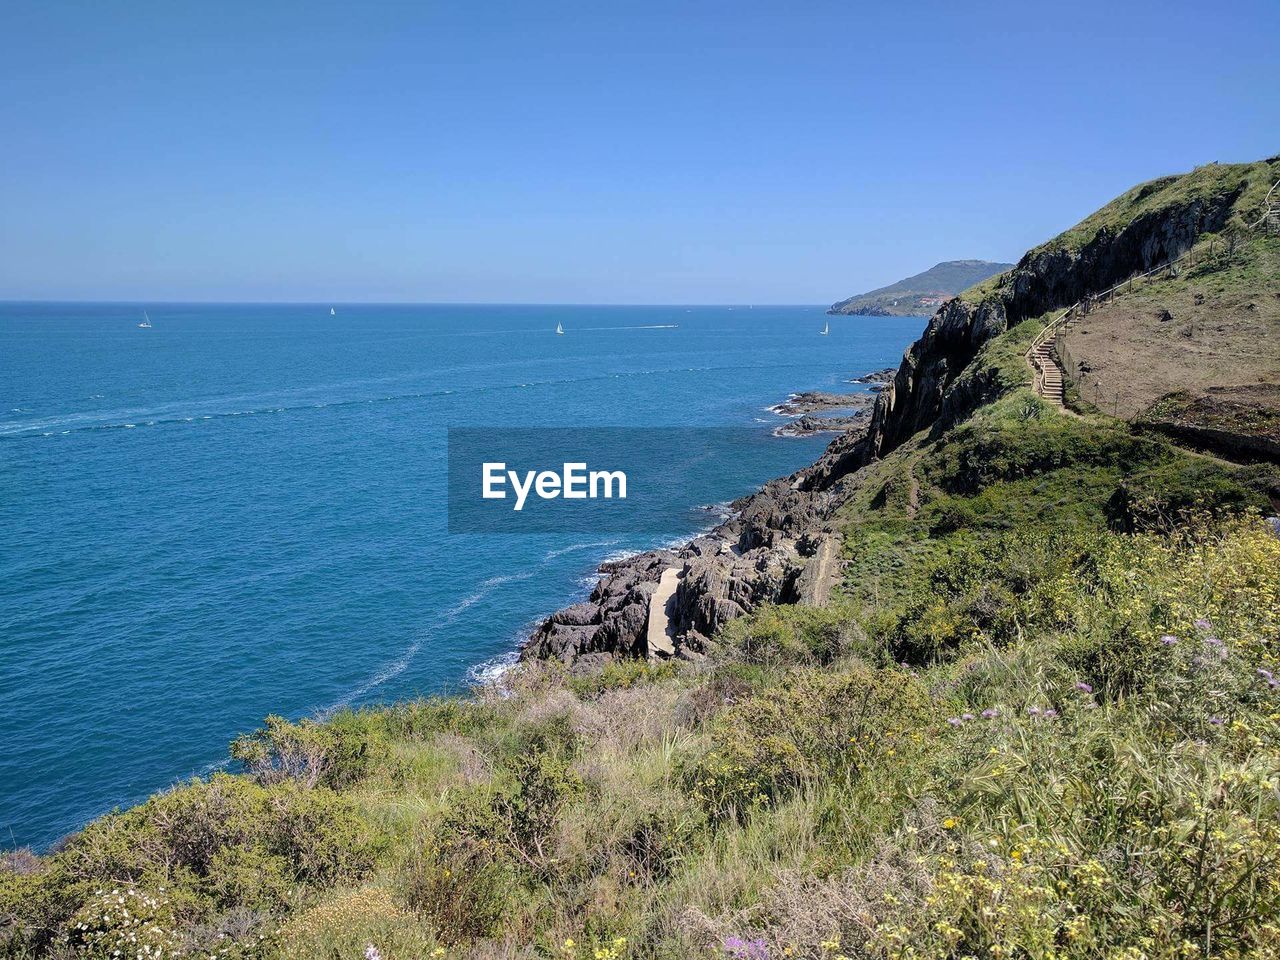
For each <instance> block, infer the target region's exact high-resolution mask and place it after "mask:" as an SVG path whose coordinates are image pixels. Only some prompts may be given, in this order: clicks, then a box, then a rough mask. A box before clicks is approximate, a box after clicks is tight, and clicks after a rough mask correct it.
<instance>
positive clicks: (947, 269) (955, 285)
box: [827, 260, 1013, 317]
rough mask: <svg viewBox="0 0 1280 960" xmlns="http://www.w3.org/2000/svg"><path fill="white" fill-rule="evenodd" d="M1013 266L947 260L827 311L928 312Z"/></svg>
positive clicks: (875, 314)
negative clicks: (944, 301)
mask: <svg viewBox="0 0 1280 960" xmlns="http://www.w3.org/2000/svg"><path fill="white" fill-rule="evenodd" d="M1012 266H1013V264H1011V263H993V262H991V261H989V260H947V261H945V262H943V263H938V264H934V265H933V266H932V267H930V268H929V269H928V270H926V271H924V272H923V273H917V274H916V275H915V276H913V277H907V278H906V279H905V280H899V281H898V282H897V283H893V284H890V285H889V286H887V287H880V288H879V289H878V290H870V291H868V292H867V293H860V294H857V295H856V296H852V297H850V298H849V299H847V300H841V301H840V302H839V303H835V304H832V305H831V309H830V310H828V311H827V312H828V313H839V314H860V315H866V316H880V317H884V316H895V317H897V316H911V315H920V314H929V313H933V311H934V310H936V309H937V308H938V307H939V306H940V305H941V301H942V300H943V299H945V298H947V297H953V296H955V295H956V294H958V293H960V291H962V290H964V289H966V288H968V287H971V286H973V285H974V284H975V283H981V282H982V281H983V280H986V279H987V278H988V277H991V276H994V275H996V274H998V273H1003V272H1004V271H1005V270H1008V269H1009V268H1010V267H1012Z"/></svg>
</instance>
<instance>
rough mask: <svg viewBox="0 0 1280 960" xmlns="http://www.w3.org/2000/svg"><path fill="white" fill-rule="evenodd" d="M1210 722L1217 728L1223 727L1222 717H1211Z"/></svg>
mask: <svg viewBox="0 0 1280 960" xmlns="http://www.w3.org/2000/svg"><path fill="white" fill-rule="evenodd" d="M1209 722H1210V723H1212V724H1213V725H1214V726H1215V727H1220V726H1222V723H1223V720H1222V718H1221V717H1210V718H1209Z"/></svg>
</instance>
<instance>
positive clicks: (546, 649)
mask: <svg viewBox="0 0 1280 960" xmlns="http://www.w3.org/2000/svg"><path fill="white" fill-rule="evenodd" d="M864 397H865V398H866V400H861V399H859V400H858V401H857V402H858V404H859V406H860V409H859V412H858V413H857V414H856V415H855V416H852V417H849V418H848V419H850V420H853V421H857V422H858V423H859V425H863V426H865V425H866V424H867V423H868V422H869V420H870V418H869V416H868V412H869V410H870V408H871V406H872V404H873V403H874V401H875V394H873V393H865V394H820V393H816V392H810V393H805V394H797V395H795V396H793V397H792V398H791V399H790V400H788V401H787V402H786V403H785V404H779V405H778V408H775V410H779V409H781V408H789V409H794V408H795V407H800V408H811V409H815V410H817V409H849V408H850V406H851V404H850V401H851V400H852V399H854V398H864ZM837 403H838V404H839V406H838V407H836V406H834V405H835V404H837ZM792 404H794V405H795V407H789V406H788V405H792ZM784 415H785V414H784ZM804 419H809V420H818V421H821V420H823V419H825V418H814V417H811V416H807V415H806V416H801V417H800V420H804ZM839 432H840V433H841V436H838V437H837V438H836V439H834V440H833V441H832V442H831V444H830V445H829V446H828V447H827V450H826V452H825V453H824V454H823V455H822V457H820V458H819V459H818V460H817V461H816V462H815V463H813V464H811V465H809V466H807V467H805V468H803V469H801V470H798V471H797V472H795V473H793V474H791V475H790V476H787V477H781V478H778V479H775V480H771V481H769V482H768V483H766V484H765V485H764V486H763V487H762V488H761V489H760V490H759V491H757V492H756V493H753V494H750V495H748V496H746V497H743V498H741V499H739V500H736V501H734V502H733V503H732V504H731V505H730V507H731V510H732V513H731V515H730V516H729V518H728V519H727V520H725V521H724V522H723V523H720V524H718V525H717V526H716V527H714V528H713V529H712V530H711V531H709V532H708V533H706V534H703V535H702V536H699V537H696V538H695V539H693V540H691V541H690V542H688V543H686V544H684V545H683V546H680V547H672V548H664V549H659V550H650V551H647V552H645V553H641V554H638V555H636V556H633V557H628V558H626V559H623V560H618V561H613V562H608V563H604V564H601V565H600V567H599V573H600V574H601V576H600V579H599V580H598V581H597V583H596V586H595V589H594V590H592V592H591V596H590V597H589V598H588V599H586V600H584V601H582V602H580V603H576V604H573V605H572V606H569V607H566V608H564V609H562V610H559V611H557V612H555V613H553V614H552V615H551V616H550V617H548V618H547V619H546V620H544V621H543V622H542V624H540V625H539V626H538V628H537V629H536V630H534V632H533V634H532V635H531V636H530V637H529V639H528V640H527V641H526V642H525V644H524V646H523V647H522V648H521V651H520V658H521V659H522V660H529V659H559V660H563V661H566V662H570V661H579V660H584V659H585V660H586V661H588V662H591V661H595V660H600V659H607V658H612V657H615V656H619V657H643V656H646V655H647V654H648V652H649V651H648V649H647V642H646V633H647V628H648V624H649V616H650V612H649V608H650V598H651V597H652V596H653V593H654V591H655V590H656V589H657V588H658V583H659V581H660V580H661V579H662V574H663V572H664V571H666V570H671V569H674V570H677V571H679V574H678V582H677V586H676V590H675V593H674V594H673V596H672V597H671V599H670V601H668V603H667V606H666V610H665V614H666V616H667V617H668V620H669V623H670V625H671V628H672V630H671V635H672V637H673V639H674V646H675V656H677V657H681V658H692V657H697V656H699V655H701V654H702V653H703V651H704V650H705V647H706V643H707V641H708V639H709V638H710V637H711V636H712V635H714V633H715V632H716V630H718V629H719V628H720V627H722V626H723V625H724V624H725V623H727V622H728V621H729V620H732V619H734V618H735V617H739V616H741V615H743V614H744V613H749V612H750V611H751V610H753V609H755V608H756V607H758V606H759V605H760V604H763V603H806V602H808V603H818V602H822V601H823V600H824V599H825V597H826V596H827V594H828V593H829V591H830V588H831V585H832V584H833V582H834V581H835V579H836V578H837V577H838V575H839V563H838V561H837V560H836V559H835V558H836V554H837V544H838V536H837V527H836V523H835V522H834V515H835V511H836V509H837V508H838V507H839V506H840V505H841V504H843V503H844V502H845V500H846V494H845V492H844V490H843V489H842V488H841V486H840V485H839V484H832V483H831V482H830V481H831V478H832V476H833V475H834V473H835V472H836V471H837V470H838V469H839V467H838V465H839V464H841V463H845V462H848V459H849V457H850V453H851V451H852V450H853V449H854V448H855V447H857V446H858V444H860V443H861V438H862V434H861V432H857V433H850V432H847V429H846V428H843V427H841V428H839Z"/></svg>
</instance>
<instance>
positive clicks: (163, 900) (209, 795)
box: [0, 774, 380, 949]
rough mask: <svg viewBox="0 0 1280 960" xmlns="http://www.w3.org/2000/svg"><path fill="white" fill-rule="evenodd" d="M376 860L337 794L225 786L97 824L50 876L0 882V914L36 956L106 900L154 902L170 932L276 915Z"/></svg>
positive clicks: (220, 778) (73, 843) (49, 865)
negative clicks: (234, 915)
mask: <svg viewBox="0 0 1280 960" xmlns="http://www.w3.org/2000/svg"><path fill="white" fill-rule="evenodd" d="M379 849H380V842H379V840H378V838H377V837H376V836H374V835H373V834H372V832H371V830H370V829H369V826H368V825H367V824H366V823H365V821H364V820H363V819H362V818H361V817H360V816H359V815H358V814H357V812H356V810H355V808H354V807H353V806H352V805H351V804H349V803H348V802H347V801H345V800H343V799H342V798H341V797H339V796H338V795H336V794H334V793H332V792H331V791H329V790H326V789H323V788H317V789H314V790H306V789H302V788H299V787H298V786H297V785H295V784H292V783H290V784H282V785H279V786H276V787H263V786H260V785H258V784H255V783H253V782H251V781H249V780H247V779H245V778H242V777H234V776H231V775H228V774H217V775H215V776H214V777H213V778H211V779H210V780H209V781H208V782H202V781H194V782H192V783H191V784H189V785H187V786H185V787H181V788H178V789H176V790H172V791H170V792H168V793H164V794H159V795H157V796H155V797H153V798H152V799H151V800H149V801H147V802H146V803H145V804H143V805H142V806H140V807H136V808H134V809H132V810H128V811H126V812H124V813H115V814H110V815H108V816H106V817H103V818H101V819H99V820H96V821H94V822H93V823H91V824H90V825H89V826H88V827H86V828H85V829H84V830H83V831H82V832H81V833H79V834H77V835H76V836H74V837H73V838H72V839H71V840H70V841H69V842H68V843H67V845H66V847H65V848H64V849H62V850H61V851H59V852H57V853H55V854H53V855H51V856H50V857H48V858H47V859H46V868H45V869H44V870H43V871H40V872H35V873H31V874H28V875H17V874H8V875H3V874H0V913H4V912H8V910H13V911H14V912H15V914H16V913H19V912H20V914H21V915H22V916H24V917H25V918H26V923H25V925H24V927H23V928H21V930H20V932H19V933H18V934H17V941H18V942H21V943H24V944H27V945H28V946H29V947H30V948H41V947H43V946H46V945H48V943H49V942H50V941H51V939H52V937H53V935H54V932H55V931H56V930H58V929H64V930H66V931H68V933H69V934H70V932H71V931H72V928H73V927H75V925H76V924H77V923H79V922H81V921H79V920H76V919H75V916H76V915H78V913H79V912H82V911H84V910H85V909H89V907H90V906H91V905H92V904H94V903H96V902H97V901H96V900H95V899H94V898H96V897H101V896H106V895H107V894H103V893H101V892H100V891H102V890H110V891H114V892H113V893H111V894H110V896H115V897H120V896H124V897H126V898H135V897H138V898H143V900H139V903H140V904H141V903H143V901H144V900H145V901H149V900H155V901H156V903H157V904H159V906H156V907H155V909H157V910H161V909H163V911H164V913H163V916H161V915H160V914H157V917H160V918H161V919H164V920H165V923H167V922H168V919H167V918H169V917H170V916H171V915H172V917H174V918H176V919H177V920H179V921H182V922H183V923H188V922H191V921H195V920H203V919H208V918H212V917H214V916H215V915H216V914H218V913H219V912H221V911H225V910H230V909H235V908H249V909H252V910H257V911H261V912H263V913H271V912H276V911H280V910H282V909H285V908H286V907H287V906H288V904H289V903H290V902H291V901H292V899H293V897H294V896H295V893H296V888H297V887H299V886H314V887H324V886H327V885H330V884H333V883H337V882H340V881H344V880H350V879H357V878H359V877H361V876H363V875H364V874H366V873H367V872H368V871H369V870H370V869H371V868H372V866H373V864H374V862H375V857H376V855H377V853H378V851H379ZM161 891H163V897H161V896H160V894H161ZM22 901H25V902H22ZM14 902H18V903H19V906H17V907H13V906H9V907H6V906H5V905H7V904H12V903H14ZM108 913H110V911H108ZM157 923H159V924H160V926H161V927H162V928H164V929H166V930H167V929H168V927H166V926H165V923H160V920H159V919H158V920H157ZM68 924H69V925H70V926H68ZM93 929H94V930H96V932H95V933H94V937H95V939H94V943H98V942H102V943H105V942H108V941H109V940H111V938H112V937H114V936H115V933H113V932H112V930H114V929H115V927H111V928H109V929H108V928H102V929H98V928H93ZM166 935H167V934H166ZM86 942H87V941H86ZM94 949H96V947H94Z"/></svg>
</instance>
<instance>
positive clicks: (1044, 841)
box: [0, 319, 1280, 960]
mask: <svg viewBox="0 0 1280 960" xmlns="http://www.w3.org/2000/svg"><path fill="white" fill-rule="evenodd" d="M1041 322H1042V320H1041V319H1038V320H1031V321H1027V322H1026V323H1024V324H1022V325H1021V326H1019V327H1016V328H1014V329H1013V330H1011V331H1009V332H1008V333H1006V334H1005V335H1003V336H1002V337H999V338H997V339H995V340H993V341H992V342H990V343H988V344H987V345H986V346H985V347H984V349H983V350H982V352H981V353H980V354H979V356H978V357H977V359H976V360H975V361H974V363H973V364H972V365H971V370H970V371H968V373H969V374H970V375H972V374H973V373H974V372H976V371H978V370H980V369H984V370H987V371H993V372H994V373H995V374H996V375H997V377H998V379H999V382H1000V383H1001V384H1003V387H1004V392H1003V395H1002V396H1001V397H1000V399H998V400H997V401H995V402H994V403H991V404H988V405H987V406H985V407H983V408H981V409H979V410H978V411H977V412H976V413H975V414H974V415H973V416H971V417H970V418H968V419H967V420H966V421H964V422H962V423H960V424H958V425H957V426H956V427H955V428H953V429H952V430H950V431H949V432H947V433H946V434H945V435H943V436H941V437H940V438H938V439H936V440H933V441H929V440H927V439H926V438H925V437H924V436H921V437H918V438H916V439H915V440H914V441H912V442H910V443H908V444H906V445H904V446H903V447H901V448H900V449H898V450H897V451H895V452H894V453H893V454H891V455H890V456H889V457H887V458H886V459H885V460H883V461H881V462H879V463H876V464H874V465H872V466H871V467H869V468H867V469H865V470H864V471H862V472H860V473H859V474H858V475H857V476H856V477H855V478H854V483H855V489H854V491H853V497H852V500H851V502H850V504H849V506H848V508H847V513H846V516H845V527H846V529H845V550H846V558H847V560H848V568H847V569H848V573H847V579H846V582H845V584H844V587H843V590H842V591H841V597H840V599H839V601H838V603H837V604H836V605H835V606H833V607H831V608H829V609H825V610H810V609H803V608H770V609H766V610H763V611H761V612H759V613H757V614H756V615H754V616H752V617H750V618H747V619H744V620H740V621H736V622H734V623H733V624H731V625H730V627H729V629H728V630H727V631H726V632H725V633H724V634H723V635H722V636H721V637H720V638H718V640H719V642H718V646H717V649H716V650H715V651H714V653H713V655H712V656H710V657H709V658H708V659H707V660H706V661H705V662H701V663H696V664H679V665H676V664H668V665H663V666H659V667H651V666H649V665H646V664H643V663H620V664H615V665H612V666H610V667H608V668H606V669H605V670H604V671H603V672H600V673H595V674H590V675H573V674H566V673H565V672H564V671H563V669H561V668H558V667H555V666H546V667H541V668H539V667H534V666H530V667H529V668H527V669H525V670H523V671H521V673H520V674H518V675H517V676H515V677H514V678H513V679H512V680H511V683H510V686H509V688H508V689H507V690H505V691H503V692H501V693H498V692H488V693H482V694H479V695H477V696H476V697H475V698H473V699H470V700H459V699H446V700H434V701H424V702H417V703H409V704H403V705H400V706H396V707H392V708H388V709H383V710H369V711H362V712H358V713H348V714H343V715H340V716H339V717H336V718H335V719H334V720H333V721H331V722H329V723H328V724H325V725H316V724H310V723H303V724H300V725H295V724H290V723H287V722H285V721H282V720H274V719H273V720H271V721H269V723H268V725H267V727H266V728H265V729H264V731H262V732H261V733H260V734H258V735H256V736H254V737H249V738H245V739H243V740H241V741H239V742H238V743H237V744H236V745H234V748H233V752H234V754H235V755H236V756H237V758H238V759H239V760H240V761H241V762H242V763H243V764H244V765H245V767H246V769H247V770H248V773H247V774H245V775H240V776H228V775H225V774H223V775H217V776H215V777H214V778H213V779H212V780H210V781H207V782H195V783H192V784H191V785H189V786H187V787H183V788H180V789H178V790H175V791H172V792H170V793H167V794H164V795H161V796H158V797H156V798H153V799H152V800H151V801H150V802H149V803H147V804H146V805H144V806H142V807H139V808H135V809H134V810H130V811H125V812H123V813H121V814H117V815H113V816H109V817H105V818H102V819H101V820H99V821H97V822H95V823H94V824H91V825H90V826H89V827H88V828H87V829H86V830H85V831H83V832H82V833H81V834H79V835H78V836H77V837H75V838H73V839H72V840H71V841H70V842H69V843H68V844H67V845H66V847H65V848H64V849H63V850H61V851H59V852H57V853H55V854H53V855H50V856H48V857H44V858H34V857H31V856H30V855H23V854H11V855H9V857H8V865H7V867H6V868H5V869H3V870H0V924H2V926H0V950H2V952H4V953H5V954H7V955H10V956H28V955H58V956H63V955H67V956H69V955H89V956H103V957H109V956H115V955H117V954H116V952H117V951H118V952H119V955H120V956H128V957H138V956H146V957H151V956H156V955H157V954H156V952H155V951H157V950H160V951H162V952H163V953H164V954H175V953H189V954H192V955H195V954H197V953H198V954H200V955H210V954H213V955H217V956H228V957H233V956H244V957H258V956H264V957H288V958H293V957H297V958H322V957H324V958H328V957H333V958H337V957H358V956H359V955H360V954H361V953H362V952H363V951H364V950H365V948H366V946H367V945H368V944H371V943H372V944H375V945H376V946H377V948H378V950H379V951H380V953H381V956H383V957H386V958H388V960H391V958H401V957H403V958H411V957H413V958H416V957H424V956H451V957H504V956H511V957H517V956H555V957H595V958H610V957H622V956H629V957H632V956H633V957H669V958H677V957H689V956H697V955H701V956H726V955H737V956H744V957H745V956H752V957H763V956H765V955H766V951H767V955H768V956H772V957H777V956H798V957H837V956H850V957H854V956H868V957H895V958H897V957H900V958H909V957H920V958H922V957H962V956H968V955H973V956H1030V957H1050V956H1053V957H1097V956H1115V957H1126V958H1128V957H1132V958H1137V957H1166V956H1167V957H1174V956H1178V957H1195V956H1206V955H1211V956H1223V957H1246V956H1248V957H1253V956H1264V957H1265V956H1277V955H1280V927H1278V926H1277V924H1276V922H1275V920H1274V918H1275V917H1277V916H1280V800H1278V799H1277V793H1276V786H1277V782H1278V781H1280V700H1278V699H1277V697H1278V696H1280V695H1278V694H1277V693H1276V692H1275V689H1274V684H1273V683H1272V682H1271V681H1270V673H1268V672H1267V671H1272V670H1277V669H1280V665H1278V664H1277V650H1278V645H1280V539H1277V538H1276V537H1275V536H1273V535H1272V534H1271V533H1270V532H1269V531H1268V530H1267V529H1266V528H1264V526H1263V524H1262V523H1261V521H1259V520H1257V518H1256V516H1254V517H1251V516H1250V511H1251V510H1254V509H1256V508H1259V507H1262V506H1263V505H1264V504H1265V502H1266V499H1265V492H1266V491H1267V490H1269V489H1270V490H1274V489H1275V488H1276V484H1277V479H1276V476H1275V473H1274V471H1268V470H1265V469H1262V468H1236V467H1231V466H1229V465H1226V464H1222V463H1220V462H1218V461H1214V460H1210V459H1207V458H1204V457H1198V456H1193V455H1189V454H1187V453H1184V452H1182V451H1180V450H1178V449H1177V448H1175V447H1173V446H1170V445H1169V444H1168V443H1166V442H1165V441H1163V440H1161V439H1160V438H1158V437H1150V436H1144V435H1141V434H1136V433H1134V432H1132V431H1131V430H1130V429H1129V428H1128V426H1127V425H1125V424H1124V423H1122V422H1120V421H1115V420H1111V419H1109V418H1106V417H1103V416H1099V415H1091V414H1086V415H1085V416H1079V417H1075V416H1063V415H1060V414H1058V413H1056V412H1054V411H1051V410H1049V409H1048V408H1046V407H1045V406H1044V405H1043V404H1042V403H1041V402H1040V401H1039V400H1037V399H1036V398H1035V397H1034V396H1033V395H1032V394H1031V393H1030V391H1029V390H1028V389H1027V387H1026V380H1027V376H1028V375H1027V371H1026V368H1025V365H1024V364H1023V361H1022V359H1021V355H1022V351H1023V350H1024V349H1025V345H1026V343H1027V342H1029V340H1030V338H1031V337H1032V336H1033V335H1034V332H1035V331H1036V330H1037V329H1039V324H1040V323H1041ZM757 940H758V941H760V943H759V944H757V943H756V942H755V941H757ZM144 947H145V948H146V950H145V952H144V950H143V948H144Z"/></svg>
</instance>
